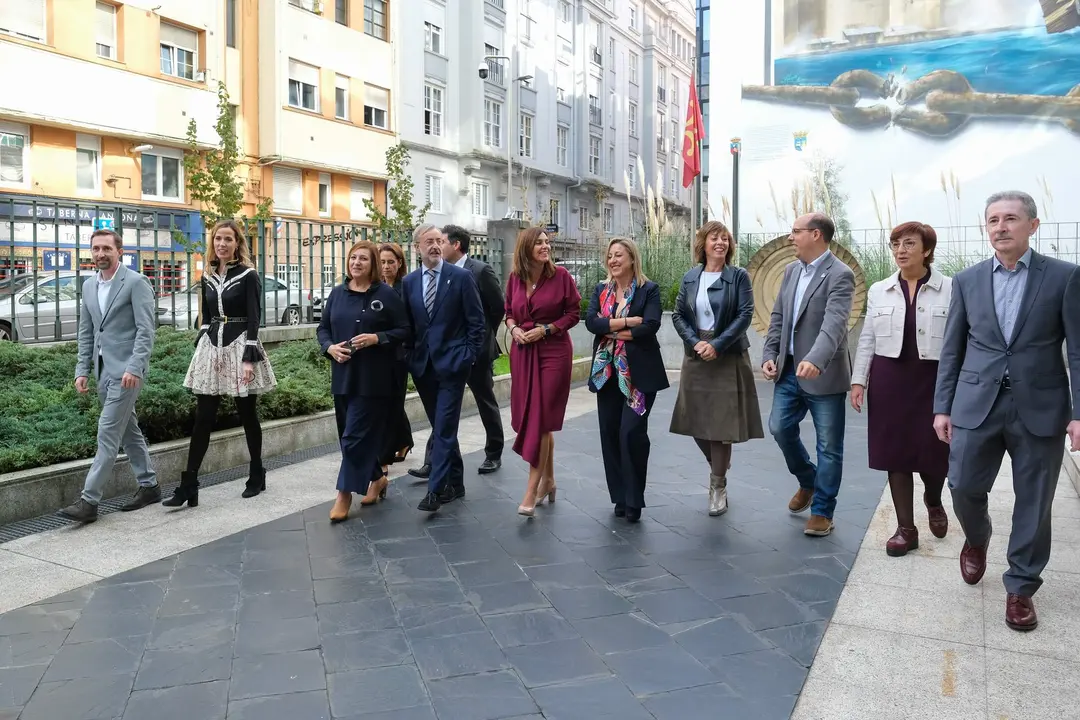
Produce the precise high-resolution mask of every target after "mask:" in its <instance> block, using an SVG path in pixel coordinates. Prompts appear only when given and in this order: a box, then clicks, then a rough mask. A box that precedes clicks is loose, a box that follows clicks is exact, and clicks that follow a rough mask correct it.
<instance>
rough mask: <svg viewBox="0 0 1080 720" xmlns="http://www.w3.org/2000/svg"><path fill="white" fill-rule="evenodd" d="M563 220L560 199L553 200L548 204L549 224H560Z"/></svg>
mask: <svg viewBox="0 0 1080 720" xmlns="http://www.w3.org/2000/svg"><path fill="white" fill-rule="evenodd" d="M561 220H562V208H561V207H560V205H559V198H551V200H550V201H549V203H548V222H551V223H555V224H556V225H559V224H560V221H561Z"/></svg>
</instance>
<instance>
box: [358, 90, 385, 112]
mask: <svg viewBox="0 0 1080 720" xmlns="http://www.w3.org/2000/svg"><path fill="white" fill-rule="evenodd" d="M364 104H365V105H367V106H368V107H373V108H377V109H379V110H383V111H384V112H389V109H390V91H389V90H384V89H383V88H380V87H375V86H374V85H365V86H364Z"/></svg>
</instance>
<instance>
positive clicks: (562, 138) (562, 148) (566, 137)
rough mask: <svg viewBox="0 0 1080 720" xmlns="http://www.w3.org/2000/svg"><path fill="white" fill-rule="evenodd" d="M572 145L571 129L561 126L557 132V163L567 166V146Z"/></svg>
mask: <svg viewBox="0 0 1080 720" xmlns="http://www.w3.org/2000/svg"><path fill="white" fill-rule="evenodd" d="M569 144H570V128H568V127H565V126H563V125H560V126H559V127H558V128H556V130H555V161H556V162H558V163H559V164H560V165H562V166H563V167H566V166H567V160H566V146H567V145H569Z"/></svg>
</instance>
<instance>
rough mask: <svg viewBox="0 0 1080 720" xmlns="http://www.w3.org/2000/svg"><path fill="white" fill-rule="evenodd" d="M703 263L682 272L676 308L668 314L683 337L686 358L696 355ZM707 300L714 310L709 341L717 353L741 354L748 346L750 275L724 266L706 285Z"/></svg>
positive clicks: (751, 312) (751, 303) (751, 311)
mask: <svg viewBox="0 0 1080 720" xmlns="http://www.w3.org/2000/svg"><path fill="white" fill-rule="evenodd" d="M703 269H704V266H703V265H699V266H697V267H695V268H691V269H690V271H689V272H687V273H686V275H683V279H682V285H681V286H680V287H679V295H678V297H677V298H676V300H675V311H674V312H673V313H672V314H671V319H672V322H673V323H674V325H675V331H676V332H677V333H679V337H681V338H682V340H683V346H684V349H685V350H686V355H687V357H696V356H697V353H695V352H694V346H695V345H697V344H698V343H699V342H701V337H699V336H698V321H697V309H696V307H695V306H696V303H697V295H698V283H699V282H700V280H701V272H702V270H703ZM708 292H709V303H710V304H711V305H712V310H713V318H714V319H715V320H714V325H713V332H714V333H715V336H714V337H713V339H712V340H710V341H709V344H710V345H712V346H713V347H714V348H715V349H716V352H717V353H730V354H733V355H738V354H741V353H742V352H743V351H744V350H747V349H748V348H749V347H750V341H749V340H748V339H747V337H746V330H747V328H749V327H750V319H751V318H752V317H753V315H754V289H753V287H752V286H751V285H750V275H749V274H748V273H747V272H746V270H744V269H743V268H741V267H734V266H732V265H726V266H725V267H724V270H723V272H722V273H721V275H720V279H719V280H717V281H716V282H715V283H714V284H713V285H712V286H711V287H709V290H708Z"/></svg>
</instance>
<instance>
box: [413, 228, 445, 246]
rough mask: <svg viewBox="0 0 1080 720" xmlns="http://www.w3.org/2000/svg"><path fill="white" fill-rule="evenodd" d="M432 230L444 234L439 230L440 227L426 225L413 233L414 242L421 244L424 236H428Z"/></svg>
mask: <svg viewBox="0 0 1080 720" xmlns="http://www.w3.org/2000/svg"><path fill="white" fill-rule="evenodd" d="M432 230H434V231H435V232H442V230H439V228H438V226H436V225H432V224H431V223H424V224H423V225H421V226H419V227H418V228H416V229H415V230H413V231H412V239H413V242H414V243H417V244H419V243H420V238H422V237H424V235H427V234H428V233H429V232H431V231H432Z"/></svg>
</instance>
